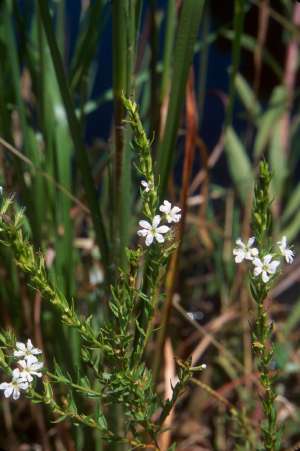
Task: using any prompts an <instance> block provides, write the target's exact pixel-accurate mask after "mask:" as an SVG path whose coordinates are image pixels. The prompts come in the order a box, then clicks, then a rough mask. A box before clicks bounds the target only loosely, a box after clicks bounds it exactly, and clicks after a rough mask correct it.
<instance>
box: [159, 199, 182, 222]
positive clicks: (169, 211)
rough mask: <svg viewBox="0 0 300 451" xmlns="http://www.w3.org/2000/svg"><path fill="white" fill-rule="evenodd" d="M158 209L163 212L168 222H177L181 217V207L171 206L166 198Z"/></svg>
mask: <svg viewBox="0 0 300 451" xmlns="http://www.w3.org/2000/svg"><path fill="white" fill-rule="evenodd" d="M159 210H160V211H161V212H162V213H164V214H165V216H166V220H167V221H168V223H169V224H170V223H171V222H179V221H180V218H181V213H180V212H181V208H179V207H176V206H175V207H172V205H171V203H170V202H169V201H168V200H164V203H163V204H162V205H161V206H160V207H159Z"/></svg>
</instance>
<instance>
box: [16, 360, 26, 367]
mask: <svg viewBox="0 0 300 451" xmlns="http://www.w3.org/2000/svg"><path fill="white" fill-rule="evenodd" d="M18 365H20V366H21V367H22V368H26V367H27V363H26V360H19V361H18Z"/></svg>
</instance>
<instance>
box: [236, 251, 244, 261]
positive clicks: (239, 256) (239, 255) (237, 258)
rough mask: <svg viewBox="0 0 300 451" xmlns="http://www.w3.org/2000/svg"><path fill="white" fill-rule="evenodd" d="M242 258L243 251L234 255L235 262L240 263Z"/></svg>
mask: <svg viewBox="0 0 300 451" xmlns="http://www.w3.org/2000/svg"><path fill="white" fill-rule="evenodd" d="M243 260H244V253H240V254H238V255H236V257H235V259H234V261H235V263H242V261H243Z"/></svg>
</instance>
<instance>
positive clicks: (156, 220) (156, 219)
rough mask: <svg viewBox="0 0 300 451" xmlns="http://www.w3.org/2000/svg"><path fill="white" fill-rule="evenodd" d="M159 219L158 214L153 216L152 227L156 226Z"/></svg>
mask: <svg viewBox="0 0 300 451" xmlns="http://www.w3.org/2000/svg"><path fill="white" fill-rule="evenodd" d="M160 220H161V217H160V215H156V216H154V218H153V221H152V227H157V226H158V224H159V223H160Z"/></svg>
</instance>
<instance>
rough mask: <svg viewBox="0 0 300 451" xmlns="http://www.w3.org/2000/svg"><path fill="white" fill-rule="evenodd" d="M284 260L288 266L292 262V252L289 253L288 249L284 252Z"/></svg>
mask: <svg viewBox="0 0 300 451" xmlns="http://www.w3.org/2000/svg"><path fill="white" fill-rule="evenodd" d="M285 260H286V262H287V263H290V264H291V263H293V261H294V252H293V251H291V250H290V249H288V250H287V251H286V252H285Z"/></svg>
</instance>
